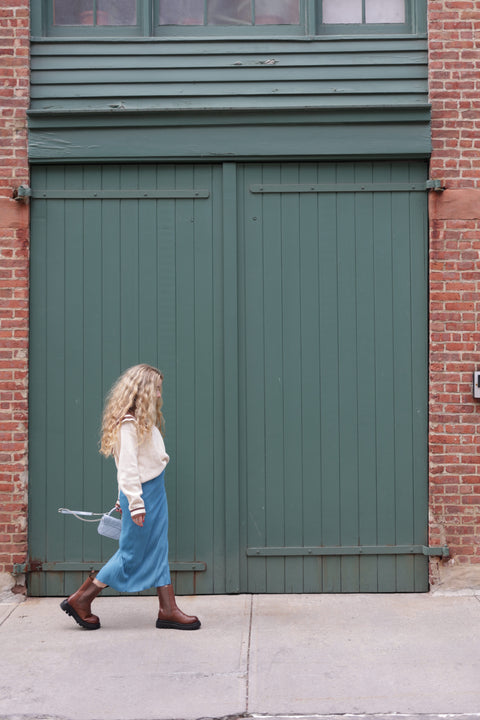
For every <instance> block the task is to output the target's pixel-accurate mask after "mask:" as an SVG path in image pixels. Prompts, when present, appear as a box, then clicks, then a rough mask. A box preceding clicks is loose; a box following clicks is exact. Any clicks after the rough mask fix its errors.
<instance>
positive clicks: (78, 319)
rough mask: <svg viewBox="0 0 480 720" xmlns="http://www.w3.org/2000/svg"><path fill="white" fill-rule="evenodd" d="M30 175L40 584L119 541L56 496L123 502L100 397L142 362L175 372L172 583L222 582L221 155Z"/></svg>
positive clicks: (33, 546)
mask: <svg viewBox="0 0 480 720" xmlns="http://www.w3.org/2000/svg"><path fill="white" fill-rule="evenodd" d="M32 185H33V188H34V192H35V195H36V197H34V199H33V201H32V277H31V313H32V320H31V326H32V330H31V381H30V382H31V395H30V408H31V425H30V437H31V441H30V556H31V564H32V569H33V570H37V571H38V572H33V573H31V575H30V590H31V592H32V593H33V594H40V595H41V594H54V595H55V594H62V593H64V592H68V591H70V590H71V589H72V588H73V587H75V585H76V584H78V582H79V579H80V578H81V573H82V572H85V571H86V570H88V568H89V567H99V566H100V565H101V563H102V561H105V560H106V559H108V557H109V556H110V555H111V554H112V552H113V551H114V549H115V547H116V545H115V544H114V543H113V541H110V540H106V539H101V538H100V536H99V535H98V534H97V533H96V531H95V526H92V525H87V524H84V523H80V522H79V521H77V520H76V519H74V518H72V517H65V516H62V515H59V514H58V512H57V509H58V508H59V507H68V508H71V509H86V510H92V511H100V510H104V509H109V508H111V507H112V506H113V504H114V501H115V495H116V483H115V473H114V463H113V461H111V460H109V461H105V460H104V459H102V458H101V456H100V455H99V453H98V438H99V426H100V420H101V409H102V404H103V398H104V396H105V393H106V392H107V390H108V388H109V387H110V386H111V384H112V383H113V381H114V380H115V378H116V377H117V376H118V375H119V374H120V372H121V371H122V370H123V369H125V368H127V367H129V366H130V365H132V364H135V363H137V362H147V363H151V364H154V365H156V366H159V367H161V368H162V370H163V372H164V374H165V383H164V399H165V400H164V402H165V417H166V445H167V448H168V451H169V453H170V454H171V457H172V460H171V463H170V464H169V467H168V472H167V475H166V482H167V493H168V500H169V506H170V520H171V522H170V525H171V528H170V529H171V532H170V545H171V557H172V569H173V570H174V571H176V570H178V572H177V573H176V575H177V577H176V585H177V588H178V590H179V592H195V591H196V592H203V593H206V592H208V593H211V592H222V591H225V558H224V554H225V549H224V542H223V540H222V533H223V528H224V525H225V513H224V500H223V497H224V481H223V456H224V453H223V426H224V423H223V415H224V408H223V309H222V294H223V290H222V285H221V283H222V274H223V273H222V268H221V262H222V247H221V239H222V233H221V227H220V225H219V223H221V221H222V215H221V208H220V205H219V203H220V202H221V196H222V192H221V168H220V167H219V166H209V165H201V166H197V167H193V166H189V165H183V166H179V167H173V166H162V167H156V166H144V167H139V166H134V165H131V166H104V167H99V166H89V167H65V168H64V167H54V166H52V167H48V168H34V172H33V177H32ZM44 196H45V199H43V197H44ZM197 559H198V560H200V561H201V564H200V565H199V566H198V565H195V566H194V562H195V561H196V560H197ZM174 561H178V562H174ZM204 566H206V568H207V570H206V571H205V570H203V567H204ZM193 567H195V568H196V570H198V572H193V569H192V568H193Z"/></svg>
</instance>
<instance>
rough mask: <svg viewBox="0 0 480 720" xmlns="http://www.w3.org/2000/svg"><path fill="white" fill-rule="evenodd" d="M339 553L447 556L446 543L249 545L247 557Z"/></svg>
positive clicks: (331, 554)
mask: <svg viewBox="0 0 480 720" xmlns="http://www.w3.org/2000/svg"><path fill="white" fill-rule="evenodd" d="M309 555H313V556H320V557H321V556H340V555H428V556H434V555H436V556H441V557H449V555H450V553H449V549H448V546H447V545H443V546H439V547H427V546H426V545H333V546H325V545H318V546H315V547H314V546H312V547H250V548H247V556H248V557H259V556H260V557H295V556H309Z"/></svg>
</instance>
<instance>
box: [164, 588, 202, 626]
mask: <svg viewBox="0 0 480 720" xmlns="http://www.w3.org/2000/svg"><path fill="white" fill-rule="evenodd" d="M157 595H158V600H159V604H160V610H159V613H158V620H157V622H156V626H157V628H174V629H175V630H198V628H199V627H200V620H199V619H198V618H197V617H195V615H185V613H183V612H182V611H181V610H179V608H178V607H177V603H176V601H175V593H174V592H173V587H172V585H162V587H158V588H157Z"/></svg>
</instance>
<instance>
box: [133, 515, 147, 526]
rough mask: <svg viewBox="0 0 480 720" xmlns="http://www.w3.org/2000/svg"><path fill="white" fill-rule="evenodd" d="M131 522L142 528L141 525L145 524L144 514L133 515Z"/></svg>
mask: <svg viewBox="0 0 480 720" xmlns="http://www.w3.org/2000/svg"><path fill="white" fill-rule="evenodd" d="M132 520H133V522H134V523H135V525H138V527H143V523H144V522H145V513H140V515H133V516H132Z"/></svg>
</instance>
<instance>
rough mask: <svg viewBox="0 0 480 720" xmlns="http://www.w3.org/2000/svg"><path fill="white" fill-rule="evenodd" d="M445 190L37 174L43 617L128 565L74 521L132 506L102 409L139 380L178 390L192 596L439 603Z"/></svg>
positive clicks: (173, 469)
mask: <svg viewBox="0 0 480 720" xmlns="http://www.w3.org/2000/svg"><path fill="white" fill-rule="evenodd" d="M425 178H426V168H425V165H424V164H423V163H412V164H409V163H373V164H372V163H364V164H361V163H360V164H355V165H353V164H341V163H340V164H328V165H327V164H317V163H302V164H295V163H285V164H283V165H280V164H270V165H265V166H262V165H260V164H252V165H238V166H237V165H236V164H235V163H225V164H223V165H222V164H217V165H208V164H204V165H200V164H199V165H196V166H193V165H177V166H174V165H163V166H162V165H158V166H157V165H155V166H154V165H144V166H143V165H142V166H136V165H123V166H120V165H105V166H85V167H81V166H69V167H63V166H62V167H60V166H58V167H57V166H49V167H44V168H40V167H38V168H34V172H33V177H32V186H33V191H34V197H33V200H32V258H31V259H32V262H31V267H32V273H31V328H32V329H31V350H30V352H31V357H30V360H31V377H30V569H31V571H32V572H31V573H30V580H29V584H30V592H31V593H32V594H36V595H43V594H50V595H58V594H63V593H65V592H69V591H70V590H71V589H72V588H74V587H75V585H77V584H78V582H79V580H80V579H81V577H82V574H83V573H84V572H86V571H87V570H88V569H89V568H90V567H99V566H100V565H101V564H102V562H104V561H105V560H106V559H107V558H108V557H109V556H110V554H111V553H112V552H113V551H114V549H115V545H114V543H112V542H111V541H109V540H105V539H102V538H100V537H99V536H98V535H97V533H96V532H95V529H94V527H93V526H91V525H86V524H81V523H80V522H78V521H77V520H75V519H73V518H66V517H64V516H60V515H59V514H58V513H57V508H58V507H60V506H63V507H70V508H73V509H89V510H102V509H105V508H109V507H111V506H112V505H113V501H114V498H115V474H114V467H113V462H112V461H110V462H108V461H105V460H103V459H102V458H101V457H100V455H99V454H98V449H97V448H98V430H99V424H100V415H101V408H102V403H103V397H104V395H105V393H106V391H107V390H108V388H109V387H110V385H111V383H112V382H113V381H114V379H115V378H116V377H117V376H118V374H119V373H120V372H121V371H122V370H123V369H124V368H126V367H128V366H129V365H131V364H134V363H136V362H140V361H141V362H149V363H152V364H154V365H157V366H159V367H161V368H162V369H163V371H164V373H165V377H166V380H165V385H164V392H165V415H166V420H167V435H166V444H167V448H168V450H169V452H170V454H171V456H172V460H171V464H170V465H169V468H168V474H167V492H168V498H169V506H170V526H171V528H170V530H171V531H170V546H171V563H172V570H173V571H174V573H175V583H176V586H177V590H178V592H180V593H195V592H196V593H224V592H310V591H311V592H328V591H338V592H340V591H368V592H375V591H402V590H403V591H414V590H424V589H426V588H427V565H426V559H425V558H424V557H422V556H421V555H419V554H418V545H421V544H422V543H423V544H425V542H426V528H427V523H426V511H427V495H426V488H427V479H426V407H427V395H426V344H427V332H426V264H425V255H426V242H425V240H426V210H425V208H426V197H425V193H424V192H420V191H418V189H419V188H421V184H422V183H424V181H425ZM372 183H373V184H374V185H373V186H372ZM405 183H409V184H410V188H411V189H410V190H408V191H406V190H405ZM345 184H348V187H347V186H346V185H345ZM415 184H416V189H412V188H413V185H415ZM362 186H363V187H364V188H365V189H363V190H362ZM345 190H348V192H345ZM412 548H413V549H412Z"/></svg>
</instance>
